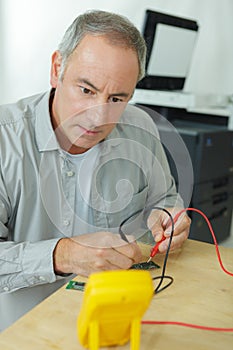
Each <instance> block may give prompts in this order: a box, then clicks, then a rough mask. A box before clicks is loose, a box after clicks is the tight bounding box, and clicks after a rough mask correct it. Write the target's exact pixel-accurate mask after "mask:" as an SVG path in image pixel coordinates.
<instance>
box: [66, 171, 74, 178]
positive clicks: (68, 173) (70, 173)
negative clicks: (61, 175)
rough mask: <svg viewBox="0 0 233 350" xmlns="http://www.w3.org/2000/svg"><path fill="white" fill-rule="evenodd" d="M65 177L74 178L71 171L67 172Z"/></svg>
mask: <svg viewBox="0 0 233 350" xmlns="http://www.w3.org/2000/svg"><path fill="white" fill-rule="evenodd" d="M66 175H67V176H68V177H71V176H74V172H73V171H67V173H66Z"/></svg>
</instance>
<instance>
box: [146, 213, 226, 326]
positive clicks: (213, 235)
mask: <svg viewBox="0 0 233 350" xmlns="http://www.w3.org/2000/svg"><path fill="white" fill-rule="evenodd" d="M155 209H159V208H155ZM160 209H161V208H160ZM164 211H165V210H164ZM186 211H194V212H197V213H199V214H200V215H202V217H203V218H204V219H205V221H206V222H207V224H208V227H209V230H210V232H211V235H212V237H213V241H214V244H215V248H216V253H217V257H218V261H219V264H220V267H221V269H222V270H223V271H224V272H225V273H226V274H228V275H230V276H233V273H232V272H230V271H228V270H227V269H226V268H225V267H224V265H223V263H222V259H221V256H220V252H219V248H218V243H217V240H216V237H215V234H214V230H213V228H212V225H211V223H210V221H209V219H208V218H207V216H206V215H205V214H204V213H203V212H202V211H201V210H199V209H196V208H185V209H183V210H181V211H180V212H179V213H178V214H176V215H175V217H174V219H172V223H173V224H174V222H176V221H177V220H178V218H179V217H180V215H181V214H182V213H184V212H186ZM169 214H170V213H169ZM172 230H173V231H174V227H172ZM170 240H171V238H170ZM170 240H169V243H170ZM169 248H170V245H169ZM162 275H163V274H162ZM170 284H171V283H170ZM170 284H169V285H170ZM159 285H160V284H159ZM165 287H166V286H165ZM157 288H158V287H157ZM163 289H164V288H163ZM141 323H142V324H156V325H173V326H183V327H189V328H195V329H201V330H206V331H215V332H233V328H225V327H209V326H200V325H197V324H192V323H186V322H177V321H146V320H145V321H141Z"/></svg>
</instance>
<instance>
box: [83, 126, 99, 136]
mask: <svg viewBox="0 0 233 350" xmlns="http://www.w3.org/2000/svg"><path fill="white" fill-rule="evenodd" d="M78 127H79V128H80V129H81V131H82V135H89V136H96V135H98V134H100V132H101V130H99V129H96V128H91V129H88V128H85V127H83V126H81V125H78Z"/></svg>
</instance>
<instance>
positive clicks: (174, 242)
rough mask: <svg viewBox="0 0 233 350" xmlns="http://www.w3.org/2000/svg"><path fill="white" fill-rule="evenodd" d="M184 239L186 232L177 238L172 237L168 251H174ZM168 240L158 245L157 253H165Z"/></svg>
mask: <svg viewBox="0 0 233 350" xmlns="http://www.w3.org/2000/svg"><path fill="white" fill-rule="evenodd" d="M186 239H187V232H186V231H183V232H181V233H180V234H179V235H177V236H173V237H172V241H171V246H170V250H171V251H173V250H175V249H178V248H180V247H181V246H182V244H183V243H184V241H185V240H186ZM169 240H170V237H169V238H166V239H165V240H164V241H163V242H161V243H160V245H159V252H160V253H166V251H167V249H168V246H169Z"/></svg>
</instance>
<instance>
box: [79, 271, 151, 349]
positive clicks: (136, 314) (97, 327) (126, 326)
mask: <svg viewBox="0 0 233 350" xmlns="http://www.w3.org/2000/svg"><path fill="white" fill-rule="evenodd" d="M153 294H154V288H153V283H152V278H151V275H150V273H149V272H148V271H138V270H127V271H125V270H120V271H105V272H99V273H93V274H92V275H91V276H90V277H89V280H88V282H87V284H86V286H85V290H84V298H83V303H82V307H81V311H80V313H79V316H78V320H77V333H78V338H79V341H80V343H81V344H82V345H83V346H85V347H87V348H89V349H90V350H97V349H99V347H100V346H111V345H122V344H124V343H126V342H127V341H128V340H131V350H137V349H139V345H140V325H141V318H142V316H143V314H144V312H145V311H146V309H147V307H148V306H149V304H150V301H151V298H152V296H153Z"/></svg>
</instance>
